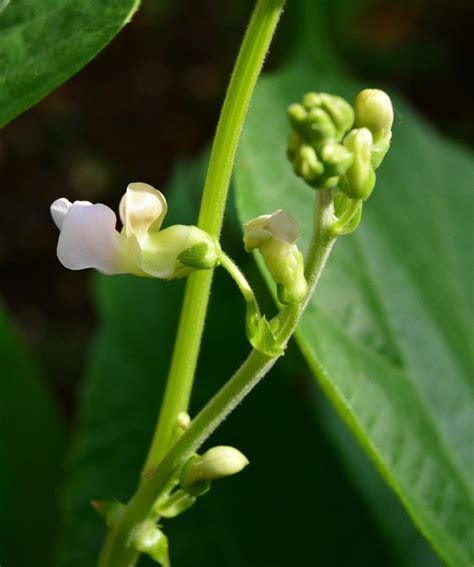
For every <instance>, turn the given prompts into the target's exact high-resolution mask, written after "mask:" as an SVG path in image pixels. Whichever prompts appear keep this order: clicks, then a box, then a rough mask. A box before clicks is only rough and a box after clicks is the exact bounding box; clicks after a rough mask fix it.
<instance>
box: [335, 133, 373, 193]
mask: <svg viewBox="0 0 474 567" xmlns="http://www.w3.org/2000/svg"><path fill="white" fill-rule="evenodd" d="M344 146H345V147H346V148H347V149H348V150H349V151H350V152H352V154H353V156H354V159H353V162H352V165H351V166H350V167H349V169H348V170H347V171H346V173H345V175H344V176H343V177H341V180H340V183H339V187H340V189H341V191H342V192H343V193H345V194H346V195H347V196H348V197H350V198H351V199H363V200H366V199H367V198H368V197H369V196H370V194H371V193H372V190H373V188H374V186H375V171H374V168H373V166H372V160H371V157H372V134H371V133H370V130H368V129H367V128H360V129H358V130H357V129H354V130H352V131H351V132H349V134H347V136H346V137H345V138H344Z"/></svg>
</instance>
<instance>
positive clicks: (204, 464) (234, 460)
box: [180, 445, 249, 495]
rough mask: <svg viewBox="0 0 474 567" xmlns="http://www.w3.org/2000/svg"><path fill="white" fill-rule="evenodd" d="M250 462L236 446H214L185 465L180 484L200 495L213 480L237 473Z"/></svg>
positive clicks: (192, 492)
mask: <svg viewBox="0 0 474 567" xmlns="http://www.w3.org/2000/svg"><path fill="white" fill-rule="evenodd" d="M248 464H249V461H248V459H247V457H245V455H243V454H242V453H241V452H240V451H239V450H237V449H235V448H234V447H226V446H223V445H222V446H218V447H213V448H212V449H209V450H208V451H206V452H205V453H204V455H201V456H195V457H192V458H191V459H190V460H189V461H188V462H187V463H186V464H185V465H184V467H183V470H182V471H181V476H180V484H181V486H182V488H183V489H184V490H186V491H187V492H190V493H191V494H197V495H199V494H202V490H203V488H204V489H205V488H207V484H208V483H209V482H211V481H212V480H217V479H219V478H224V477H226V476H231V475H233V474H237V473H238V472H240V471H241V470H242V469H243V468H245V467H246V466H247V465H248Z"/></svg>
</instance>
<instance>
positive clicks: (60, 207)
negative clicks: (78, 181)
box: [50, 197, 72, 230]
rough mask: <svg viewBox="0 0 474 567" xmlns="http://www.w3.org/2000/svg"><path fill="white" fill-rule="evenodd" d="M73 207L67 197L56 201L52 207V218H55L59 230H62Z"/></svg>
mask: <svg viewBox="0 0 474 567" xmlns="http://www.w3.org/2000/svg"><path fill="white" fill-rule="evenodd" d="M71 207H72V203H71V201H69V199H66V198H65V197H61V199H56V201H54V203H53V204H52V205H51V207H50V211H51V216H52V217H53V221H54V224H55V225H56V226H57V227H58V228H59V230H61V229H62V227H63V221H64V218H65V216H66V215H67V213H68V211H69V209H70V208H71Z"/></svg>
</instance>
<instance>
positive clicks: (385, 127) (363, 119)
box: [355, 89, 393, 144]
mask: <svg viewBox="0 0 474 567" xmlns="http://www.w3.org/2000/svg"><path fill="white" fill-rule="evenodd" d="M355 120H356V126H357V127H358V128H368V129H369V130H370V132H371V133H372V136H373V139H374V144H378V143H379V142H380V140H381V139H382V138H385V137H386V136H387V135H389V134H390V132H391V130H392V124H393V107H392V101H391V100H390V97H389V96H388V95H387V94H386V93H384V91H381V90H379V89H364V90H363V91H361V92H360V93H359V94H358V95H357V97H356V100H355Z"/></svg>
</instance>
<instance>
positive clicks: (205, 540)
mask: <svg viewBox="0 0 474 567" xmlns="http://www.w3.org/2000/svg"><path fill="white" fill-rule="evenodd" d="M203 164H204V165H205V162H203ZM170 185H171V186H170V189H171V192H170V193H168V194H169V195H170V198H169V199H168V201H169V209H170V214H171V215H172V216H173V217H174V218H173V219H172V220H169V222H170V223H171V222H193V221H195V218H196V214H197V205H198V199H199V188H200V187H201V186H202V167H201V166H200V165H197V166H196V167H191V166H190V164H187V165H186V166H185V167H181V168H180V169H179V171H178V174H177V175H176V176H175V177H174V179H173V180H172V182H171V184H170ZM193 203H195V205H194V204H193ZM167 220H168V219H167ZM225 232H226V233H227V239H226V241H225V242H224V246H225V250H226V251H229V252H230V253H231V254H232V256H233V257H235V258H237V259H238V260H239V250H240V252H241V253H242V248H241V246H240V243H239V240H238V235H236V234H234V233H232V231H230V230H229V224H228V225H227V226H226V231H225ZM228 242H233V243H236V244H237V247H238V248H237V250H234V249H232V248H231V249H230V250H229V247H228ZM246 258H248V256H247V255H244V260H245V259H246ZM240 265H242V264H240ZM242 267H243V269H244V270H245V269H246V266H245V265H243V266H242ZM254 275H255V274H254ZM182 284H183V282H180V281H173V282H164V281H157V280H149V279H143V278H135V277H126V276H122V277H120V276H117V277H100V278H97V279H96V285H95V289H96V301H97V305H98V307H99V310H100V320H101V325H100V330H99V333H98V336H97V337H96V340H95V343H94V347H93V350H92V358H91V364H90V368H89V371H88V375H87V381H86V386H85V389H84V393H83V396H82V404H81V412H80V419H79V424H78V434H77V440H76V443H75V446H74V451H73V454H72V458H71V461H70V464H69V467H68V469H69V470H68V480H67V483H66V486H65V487H64V490H63V516H64V520H65V524H64V526H63V532H62V537H61V546H60V550H59V553H58V556H57V562H56V565H58V566H64V567H66V566H67V567H89V566H90V567H92V566H93V565H95V564H96V559H97V554H98V551H99V548H100V545H101V542H102V538H103V536H104V533H105V526H104V522H103V520H102V519H101V518H100V517H99V516H98V514H97V513H96V512H95V511H94V510H93V509H92V507H91V506H90V501H91V500H93V499H101V500H102V499H119V500H122V501H125V500H127V499H128V498H129V497H130V495H131V494H132V492H133V491H134V489H135V487H136V483H137V479H138V475H139V471H140V468H141V466H142V464H143V461H144V458H145V454H146V450H147V446H148V444H149V442H150V437H151V433H152V430H153V428H154V424H155V420H156V416H157V412H158V408H159V404H160V401H161V395H162V391H163V385H164V381H165V378H166V374H167V371H168V365H169V361H170V356H171V349H172V346H173V342H174V336H175V331H176V323H177V318H178V315H179V309H180V303H181V300H182V290H183V288H182ZM259 295H260V294H259ZM224 313H225V318H224V319H223V318H222V315H223V314H224ZM248 350H249V345H248V342H247V339H246V337H245V302H244V301H243V300H242V299H241V297H240V294H239V292H238V291H237V289H236V287H235V284H234V282H233V281H232V280H231V279H230V278H229V277H228V276H227V274H226V273H225V272H224V270H222V269H217V270H216V275H215V283H214V291H213V295H212V299H211V305H210V309H209V318H208V322H207V326H206V334H205V337H204V344H203V349H202V353H201V357H200V361H199V368H198V376H197V383H196V388H195V392H194V394H193V407H192V409H191V415H195V413H196V411H197V409H198V408H200V407H202V405H203V404H204V403H205V402H206V401H207V400H208V399H209V398H210V396H211V395H212V394H213V393H214V392H215V391H216V390H217V389H218V388H219V387H220V386H221V385H222V384H223V382H224V381H225V380H226V379H227V378H228V377H229V376H230V374H231V373H232V372H233V371H234V370H235V368H236V367H237V366H238V365H239V364H240V362H241V361H242V359H243V358H244V356H245V355H246V354H247V352H248ZM289 351H291V349H289ZM285 361H288V362H289V368H291V373H292V380H291V381H290V380H286V378H285V374H286V373H287V372H288V369H285V368H282V369H281V370H280V372H273V373H272V375H271V376H269V377H268V379H267V380H266V382H265V383H264V384H262V386H261V387H259V388H258V389H257V391H256V392H255V393H253V394H252V396H250V398H249V399H248V400H247V401H246V403H244V404H242V406H241V407H239V410H238V411H236V412H235V414H234V415H232V416H231V417H230V418H229V419H228V420H226V422H225V424H224V426H223V427H222V428H221V429H220V430H219V431H218V432H217V434H216V435H215V436H214V437H213V438H212V440H211V441H210V443H209V444H208V447H209V446H213V445H219V444H228V445H229V444H230V445H232V446H235V447H237V448H239V449H240V450H242V451H243V452H244V454H245V455H246V456H248V457H249V459H250V462H251V464H250V466H249V467H247V469H248V470H247V469H246V470H245V471H244V472H243V473H241V474H240V475H238V476H236V477H235V478H231V479H225V480H222V481H216V482H215V484H214V485H213V487H212V490H211V491H210V492H209V494H206V495H205V496H204V497H202V498H200V499H199V501H198V502H197V503H196V505H195V506H193V508H192V509H190V510H189V511H187V512H186V513H185V514H183V515H182V516H179V517H178V518H176V519H172V520H164V521H163V525H162V529H163V531H164V533H165V534H166V535H167V536H168V538H169V542H170V553H171V563H172V564H173V565H174V564H176V565H180V566H181V567H188V566H189V567H195V566H196V565H206V566H207V567H223V566H226V567H243V566H245V567H267V566H269V565H272V567H273V566H276V567H278V566H280V565H281V566H283V565H304V564H305V561H306V560H307V558H308V557H310V556H311V554H312V553H313V551H314V549H315V548H317V550H318V557H320V558H321V563H322V564H326V565H329V564H338V565H343V564H346V563H348V562H349V561H350V562H351V564H357V563H359V564H365V565H366V564H371V565H384V566H387V567H390V566H395V565H396V563H395V561H394V558H393V556H392V554H391V551H390V550H389V549H388V548H387V546H386V545H385V543H384V541H383V538H382V536H381V534H380V532H379V529H378V527H377V524H376V523H374V522H373V521H372V519H371V516H370V513H369V512H368V510H367V508H366V506H365V505H364V504H363V503H362V501H361V499H360V498H359V496H358V495H357V493H355V492H354V491H353V490H352V488H351V486H350V483H349V481H348V480H347V478H346V475H345V473H344V471H343V470H342V469H341V467H339V466H338V463H337V460H336V458H335V456H334V455H333V450H332V448H331V447H330V445H329V444H328V443H327V442H326V440H325V437H324V435H322V434H321V432H319V430H318V427H317V426H316V425H315V423H314V419H313V415H312V412H311V408H310V407H309V400H308V399H307V396H306V387H305V382H304V380H302V381H301V382H297V383H295V380H294V373H295V368H298V367H301V363H300V358H299V355H298V357H297V362H295V361H294V360H293V356H292V354H291V352H288V354H287V355H286V356H285ZM302 378H304V376H302ZM302 432H306V435H302ZM308 439H311V450H310V451H308V446H307V444H308ZM313 449H315V450H313ZM340 540H344V541H345V542H346V544H347V546H339V545H338V544H337V543H338V541H340ZM143 561H144V563H146V560H143Z"/></svg>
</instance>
